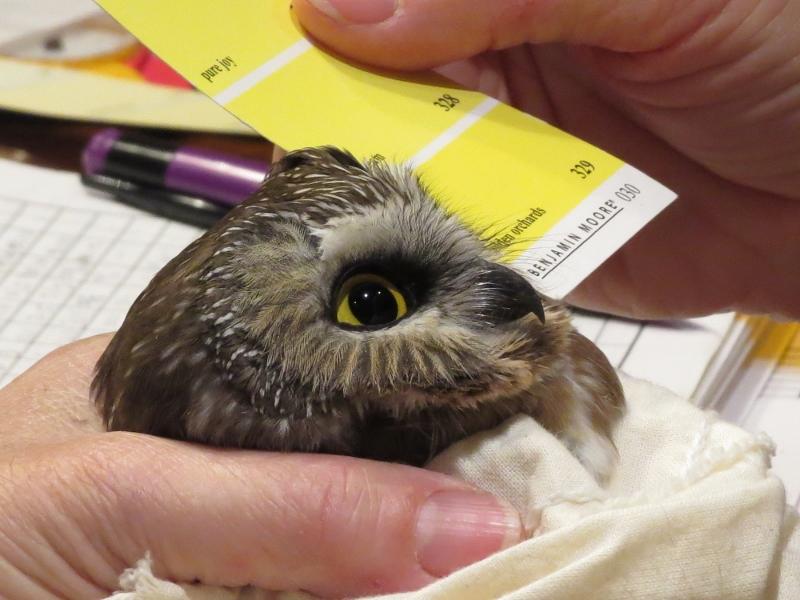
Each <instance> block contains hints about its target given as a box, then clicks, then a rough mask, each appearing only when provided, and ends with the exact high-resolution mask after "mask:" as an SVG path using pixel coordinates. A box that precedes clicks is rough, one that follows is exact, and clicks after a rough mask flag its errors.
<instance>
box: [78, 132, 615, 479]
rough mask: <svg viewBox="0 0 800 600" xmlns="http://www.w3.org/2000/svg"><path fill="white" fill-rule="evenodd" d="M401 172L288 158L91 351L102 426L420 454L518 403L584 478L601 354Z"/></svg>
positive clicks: (600, 406) (604, 423)
mask: <svg viewBox="0 0 800 600" xmlns="http://www.w3.org/2000/svg"><path fill="white" fill-rule="evenodd" d="M485 242H486V240H481V239H479V237H478V236H476V235H475V234H474V233H473V232H472V231H471V230H469V229H468V228H467V227H465V226H464V224H463V223H462V222H461V221H460V220H459V219H458V218H457V217H456V216H454V215H453V214H450V213H449V212H447V211H446V210H445V209H443V208H442V206H441V204H439V203H437V202H436V201H435V200H434V199H433V198H432V197H431V195H430V193H429V192H428V191H427V190H426V188H425V187H424V186H423V185H422V184H421V183H420V181H419V179H418V178H417V177H416V176H415V175H414V174H413V173H412V172H410V171H409V170H407V169H403V168H399V167H393V166H387V165H385V164H384V163H383V162H380V161H374V160H373V161H367V162H365V163H361V162H359V161H358V160H356V159H355V158H354V157H353V156H352V155H350V154H348V153H346V152H344V151H341V150H338V149H334V148H314V149H306V150H302V151H298V152H294V153H290V154H288V155H287V156H286V157H285V158H284V159H283V160H282V161H281V162H280V163H278V164H277V165H276V166H275V168H274V169H273V171H272V173H271V175H270V176H269V177H268V178H267V180H266V181H265V182H264V184H263V186H262V187H261V189H260V190H259V192H258V193H257V194H256V195H255V196H254V197H253V198H251V199H249V200H247V201H246V202H244V203H243V204H241V205H240V206H238V207H237V208H235V209H234V210H233V211H231V213H230V214H229V215H228V216H227V217H226V218H224V219H223V220H222V221H220V222H219V223H218V224H217V225H216V226H214V227H213V228H212V229H211V230H209V231H208V232H207V233H206V234H205V235H203V236H202V237H201V238H199V239H198V240H197V241H195V242H194V243H193V244H191V245H190V246H189V247H187V248H186V249H185V250H184V251H183V252H181V254H179V255H178V256H177V257H176V258H175V259H173V260H172V261H171V262H170V263H169V264H168V265H166V267H164V269H162V271H161V272H160V273H159V274H158V275H157V276H156V277H155V278H154V279H153V281H152V282H151V283H150V285H149V286H148V287H147V289H146V290H145V291H144V292H143V293H142V294H141V295H140V296H139V298H138V299H137V300H136V302H135V303H134V305H133V307H132V308H131V310H130V312H129V314H128V316H127V318H126V319H125V322H124V324H123V325H122V327H121V329H120V330H119V332H118V333H117V334H116V335H115V337H114V338H113V340H112V342H111V344H110V346H109V347H108V349H107V350H106V352H105V354H104V355H103V356H102V358H101V360H100V362H99V364H98V368H97V374H96V377H95V380H94V384H93V393H94V395H95V398H96V400H97V402H98V404H99V406H100V408H101V410H102V413H103V416H104V418H105V421H106V423H107V424H108V426H109V427H110V428H111V429H125V430H133V431H140V432H147V433H152V434H156V435H164V436H169V437H176V438H183V439H190V440H195V441H200V442H207V443H211V444H217V445H233V446H239V447H249V448H264V449H271V450H298V451H322V452H334V453H346V454H353V455H357V456H367V457H372V458H380V459H388V460H400V461H404V462H409V463H413V464H420V463H422V462H424V461H425V460H426V459H427V458H429V457H431V456H432V455H433V454H434V453H435V452H436V451H438V450H440V449H441V448H442V447H444V446H445V445H447V444H449V443H452V442H453V441H455V440H457V439H459V438H461V437H464V436H466V435H469V434H471V433H473V432H475V431H478V430H481V429H486V428H489V427H492V426H494V425H497V424H498V423H500V422H501V421H502V420H504V419H506V418H508V417H510V416H512V415H514V414H517V413H520V412H522V413H526V414H530V415H533V416H534V417H536V418H537V419H539V420H540V422H541V423H542V424H543V425H545V426H546V427H548V428H549V429H551V431H553V432H554V433H556V434H557V435H560V436H561V437H562V439H564V440H565V442H566V443H567V444H568V445H569V446H570V448H572V449H573V450H574V451H575V453H576V454H577V455H578V456H579V458H581V459H582V460H584V462H586V463H587V465H589V466H590V467H591V468H592V470H593V471H594V472H596V473H598V474H599V475H601V476H602V475H603V474H604V472H605V471H607V469H608V467H609V465H610V461H611V460H612V459H613V446H612V445H611V442H610V441H609V431H610V428H611V426H612V424H613V422H614V420H615V418H616V416H617V415H618V414H619V411H620V408H621V406H622V394H621V391H620V386H619V382H618V381H617V378H616V376H615V374H614V372H613V369H611V367H610V366H609V364H608V362H607V361H606V359H605V357H604V356H603V355H602V353H600V352H599V351H598V350H597V349H596V348H595V347H594V346H593V345H592V344H591V343H589V342H588V341H587V340H585V339H584V338H583V337H581V336H580V335H578V334H577V333H576V332H575V331H574V330H573V329H572V327H571V325H570V322H569V315H568V313H567V311H566V310H565V309H564V308H563V307H562V306H561V305H560V304H558V303H555V302H553V301H550V300H548V299H547V298H544V297H542V296H540V295H539V294H537V293H536V291H535V290H534V289H533V288H532V287H531V285H530V284H529V283H528V281H527V280H526V279H525V278H523V277H522V276H521V275H520V274H518V273H517V272H516V271H514V270H513V269H512V268H511V267H509V266H507V265H504V264H501V262H499V259H498V256H496V255H495V254H493V253H492V252H491V251H490V250H488V249H487V244H486V243H485Z"/></svg>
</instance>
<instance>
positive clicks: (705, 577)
mask: <svg viewBox="0 0 800 600" xmlns="http://www.w3.org/2000/svg"><path fill="white" fill-rule="evenodd" d="M623 383H624V386H625V392H626V397H627V401H628V411H627V414H626V416H625V418H624V419H623V420H622V422H621V423H620V424H619V426H618V428H617V430H616V432H615V443H616V445H617V448H618V449H619V453H620V461H619V464H618V467H617V469H616V471H615V473H614V475H613V477H612V479H611V481H610V482H609V484H608V486H607V487H606V488H605V489H604V488H602V487H600V486H598V485H597V483H596V482H595V481H594V480H593V479H592V477H591V476H590V475H589V474H588V473H587V472H586V470H585V469H584V468H583V467H582V466H581V464H580V463H579V462H578V461H577V460H576V459H575V458H574V457H573V456H572V455H571V454H570V453H569V452H568V451H567V450H566V448H565V447H564V446H563V445H562V444H561V443H560V442H559V441H558V440H557V439H556V438H555V437H553V436H552V435H551V434H550V433H549V432H547V431H546V430H544V429H543V428H542V427H541V426H539V425H538V424H537V423H536V422H535V421H534V420H533V419H531V418H529V417H523V416H519V417H516V418H514V419H511V420H510V421H508V422H507V423H505V424H504V425H502V426H500V427H498V428H496V429H494V430H492V431H490V432H486V433H482V434H480V435H477V436H474V437H472V438H469V439H467V440H464V441H463V442H460V443H459V444H456V445H455V446H453V447H452V448H449V449H448V450H447V451H445V452H444V453H443V454H441V455H440V456H438V457H437V458H436V459H435V460H434V461H433V462H432V463H431V465H430V468H432V469H435V470H438V471H441V472H444V473H449V474H452V475H455V476H457V477H460V478H462V479H465V480H467V481H470V482H472V483H474V484H475V485H476V486H478V487H481V488H483V489H485V490H488V491H490V492H493V493H495V494H497V495H498V496H501V497H503V498H506V499H507V500H509V501H510V502H511V503H512V504H513V505H514V506H515V507H516V508H517V509H518V510H519V511H520V513H521V514H522V515H523V518H524V519H527V520H528V522H531V523H535V522H536V520H535V519H533V518H532V516H533V515H540V517H541V520H540V524H539V526H538V527H537V529H536V531H534V532H533V535H532V537H531V538H530V539H528V540H527V541H525V542H523V543H521V544H518V545H517V546H514V547H512V548H509V549H508V550H505V551H503V552H500V553H498V554H496V555H494V556H492V557H489V558H487V559H486V560H483V561H481V562H479V563H477V564H474V565H472V566H470V567H467V568H465V569H462V570H461V571H458V572H456V573H454V574H452V575H451V576H449V577H446V578H444V579H441V580H440V581H438V582H436V583H434V584H432V585H430V586H428V587H427V588H424V589H422V590H419V591H417V592H411V593H406V594H395V595H392V596H381V598H392V599H398V600H399V599H403V600H412V599H413V600H419V599H426V600H427V599H437V600H438V599H447V600H455V599H457V600H478V599H481V600H484V599H498V598H503V599H507V600H517V599H526V600H527V599H530V600H535V599H542V600H545V599H546V600H560V599H564V600H566V599H577V598H593V599H600V598H609V599H618V598H626V599H638V598H641V599H647V600H656V599H664V600H666V599H678V598H680V599H688V598H691V599H709V600H711V599H713V600H719V599H723V598H724V599H725V600H739V599H741V600H745V599H762V598H769V599H772V598H777V599H780V600H784V599H785V600H789V599H792V600H795V599H800V524H799V523H798V515H797V512H796V511H795V510H794V509H793V508H791V507H788V506H786V504H785V501H784V489H783V485H782V484H781V482H780V480H778V479H777V478H776V477H774V476H773V475H771V474H770V472H769V457H770V454H771V452H772V450H773V448H772V444H771V442H770V441H769V439H768V438H767V437H766V436H763V435H761V436H753V435H751V434H749V433H747V432H745V431H743V430H741V429H739V428H737V427H735V426H733V425H730V424H728V423H724V422H722V421H719V420H718V419H717V418H716V417H715V416H714V415H713V414H710V413H706V412H703V411H700V410H698V409H697V408H695V407H694V406H692V405H691V404H689V403H688V402H686V401H685V400H682V399H680V398H678V397H677V396H675V395H673V394H672V393H670V392H668V391H667V390H664V389H663V388H659V387H656V386H653V385H652V384H649V383H646V382H642V381H637V380H633V379H630V378H624V379H623ZM120 585H121V588H122V589H123V590H125V591H123V592H121V593H118V594H115V595H114V596H113V599H114V600H265V599H268V598H269V599H273V598H280V599H281V600H290V599H299V598H308V596H306V595H304V594H296V593H295V594H288V593H284V594H273V593H269V592H261V591H258V590H253V589H242V590H223V589H219V588H212V587H207V586H183V587H182V586H177V585H175V584H172V583H167V582H162V581H159V580H157V579H155V578H154V577H153V576H152V575H151V574H150V572H149V566H148V564H147V562H146V561H142V562H141V563H140V564H139V565H138V566H137V567H136V568H133V569H130V570H129V571H126V573H125V574H124V575H123V577H122V579H121V581H120ZM376 598H377V597H376Z"/></svg>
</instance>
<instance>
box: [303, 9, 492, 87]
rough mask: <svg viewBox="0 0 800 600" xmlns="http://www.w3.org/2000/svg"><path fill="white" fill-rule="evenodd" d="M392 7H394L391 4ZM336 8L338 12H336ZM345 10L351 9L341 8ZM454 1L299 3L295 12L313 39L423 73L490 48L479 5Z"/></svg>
mask: <svg viewBox="0 0 800 600" xmlns="http://www.w3.org/2000/svg"><path fill="white" fill-rule="evenodd" d="M389 2H391V4H392V5H394V2H392V1H391V0H389ZM334 3H335V4H336V6H334ZM344 6H347V8H343V7H344ZM470 6H473V8H470V9H469V10H464V11H462V10H459V4H458V3H457V2H453V1H445V2H421V1H419V0H398V4H396V5H394V6H391V7H390V6H389V3H384V2H376V3H373V2H362V0H355V1H347V2H346V1H345V0H340V1H336V0H295V1H294V3H293V10H294V12H295V14H296V15H297V18H298V20H299V22H300V23H301V24H302V26H303V27H304V28H305V29H306V30H307V31H308V32H309V33H310V34H311V36H312V37H313V38H315V39H316V40H318V41H319V42H321V43H322V44H323V45H325V46H327V47H329V48H331V49H332V50H334V51H335V52H338V53H340V54H342V55H343V56H346V57H348V58H351V59H354V60H356V61H358V62H361V63H364V64H368V65H372V66H376V67H381V68H389V69H397V70H409V71H410V70H421V69H428V68H433V67H437V66H441V65H444V64H447V63H450V62H453V61H455V60H459V59H461V58H466V57H469V56H473V55H475V54H477V53H479V52H482V51H483V50H486V49H488V48H489V47H490V46H491V34H490V33H489V32H488V31H487V30H486V23H487V22H490V21H491V20H490V19H485V18H484V16H483V15H482V13H483V12H486V11H485V10H483V9H479V10H476V9H475V7H476V6H478V7H479V6H480V3H470Z"/></svg>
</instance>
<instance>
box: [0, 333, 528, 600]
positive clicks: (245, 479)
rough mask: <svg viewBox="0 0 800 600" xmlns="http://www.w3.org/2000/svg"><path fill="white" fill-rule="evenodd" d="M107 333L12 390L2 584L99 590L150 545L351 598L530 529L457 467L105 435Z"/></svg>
mask: <svg viewBox="0 0 800 600" xmlns="http://www.w3.org/2000/svg"><path fill="white" fill-rule="evenodd" d="M109 337H110V336H99V337H95V338H90V339H88V340H83V341H81V342H78V343H76V344H72V345H70V346H67V347H65V348H62V349H60V350H58V351H56V352H54V353H53V354H51V355H49V356H48V357H46V358H45V359H43V360H42V361H41V362H39V363H38V364H37V365H35V366H34V367H33V368H31V369H30V370H29V371H27V372H26V373H24V374H23V375H21V376H20V377H19V378H18V379H16V380H15V381H13V382H12V383H11V384H9V385H8V386H7V387H6V388H4V389H2V390H0V407H2V413H3V418H2V419H0V597H2V598H14V599H15V600H26V599H29V598H30V599H36V600H42V599H46V598H56V597H57V598H78V599H80V600H87V599H89V598H97V597H103V596H106V595H108V594H109V593H110V592H111V591H112V590H114V589H116V583H117V578H118V577H119V574H120V573H121V572H122V571H123V570H124V569H125V568H126V567H129V566H132V565H133V564H134V563H135V562H136V561H137V560H138V559H140V558H142V557H143V556H144V554H145V552H146V551H148V550H149V551H150V552H151V553H152V557H153V560H154V565H155V568H156V573H157V574H158V575H159V576H161V577H165V578H167V579H171V580H173V581H178V582H185V583H190V582H194V581H200V582H202V583H206V584H212V585H224V586H242V585H247V584H250V585H254V586H257V587H261V588H264V589H271V590H295V589H302V590H306V591H310V592H312V593H314V594H317V595H321V596H343V595H347V596H354V595H363V594H368V593H380V592H391V591H397V590H405V589H412V588H418V587H421V586H423V585H425V584H426V583H429V582H431V581H433V580H434V579H435V578H436V577H437V576H441V575H444V574H446V573H449V572H450V571H453V570H455V569H457V568H459V567H461V566H464V565H467V564H469V563H472V562H474V561H476V560H479V559H480V558H483V557H485V556H487V555H489V554H491V553H493V552H495V551H497V550H499V549H501V548H502V547H504V546H506V545H510V544H513V543H516V542H517V541H519V540H520V539H521V536H522V531H521V526H520V523H519V518H518V516H517V514H516V512H514V511H513V509H511V508H510V507H508V506H506V505H505V504H504V503H502V502H501V501H499V500H497V499H495V498H494V497H492V496H489V495H488V494H485V493H482V492H477V491H475V490H473V489H471V488H469V487H468V486H467V485H466V484H464V483H463V482H459V481H457V480H455V479H452V478H449V477H446V476H444V475H441V474H438V473H433V472H429V471H424V470H422V469H414V468H411V467H406V466H402V465H393V464H383V463H378V462H374V461H367V460H357V459H353V458H349V457H337V456H324V455H313V454H274V453H268V452H254V451H238V450H222V449H217V448H210V447H203V446H198V445H195V444H189V443H186V442H179V441H174V440H167V439H162V438H156V437H152V436H147V435H141V434H133V433H119V432H115V433H105V432H104V431H103V427H102V423H101V422H100V420H99V418H98V416H97V413H96V411H95V409H94V406H93V405H92V404H91V402H90V401H89V394H88V387H89V382H90V379H91V372H92V368H93V366H94V364H95V362H96V361H97V358H98V357H99V355H100V353H101V352H102V351H103V349H104V348H105V346H106V344H107V343H108V341H109Z"/></svg>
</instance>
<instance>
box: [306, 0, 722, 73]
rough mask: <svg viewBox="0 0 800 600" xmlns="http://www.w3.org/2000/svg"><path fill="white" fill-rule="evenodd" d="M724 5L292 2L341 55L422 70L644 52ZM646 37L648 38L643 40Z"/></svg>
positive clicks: (628, 0) (572, 0)
mask: <svg viewBox="0 0 800 600" xmlns="http://www.w3.org/2000/svg"><path fill="white" fill-rule="evenodd" d="M725 4H727V2H726V0H714V1H697V0H677V1H676V0H548V1H544V0H524V1H520V0H491V1H488V2H487V1H486V0H295V1H294V3H293V7H294V10H295V12H296V13H297V16H298V18H299V20H300V22H301V23H302V24H303V26H304V27H305V28H307V29H308V31H309V32H310V33H311V34H312V35H313V36H314V37H316V38H317V39H319V40H321V41H322V42H323V43H325V44H327V45H328V46H330V47H331V48H333V49H334V50H336V51H338V52H341V53H342V54H344V55H346V56H348V57H351V58H355V59H357V60H360V61H363V62H365V63H368V64H373V65H377V66H382V67H390V68H402V69H419V68H427V67H434V66H440V65H443V64H446V63H448V62H452V61H455V60H459V59H463V58H468V57H470V56H474V55H476V54H479V53H480V52H483V51H485V50H493V49H495V50H496V49H502V48H508V47H511V46H515V45H518V44H521V43H524V42H536V43H544V42H567V43H572V44H581V45H589V46H597V47H601V48H605V49H608V50H615V51H621V52H645V51H652V50H656V49H658V48H662V47H666V46H668V45H670V44H672V43H673V42H675V41H677V40H679V39H681V38H683V37H686V36H687V35H689V34H690V33H691V32H692V31H693V30H694V29H697V28H698V27H699V26H700V25H702V23H703V22H704V21H705V20H706V19H707V18H708V17H709V16H711V15H712V14H714V13H717V12H719V11H720V10H721V7H722V6H724V5H725ZM643 32H647V33H646V34H643Z"/></svg>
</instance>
